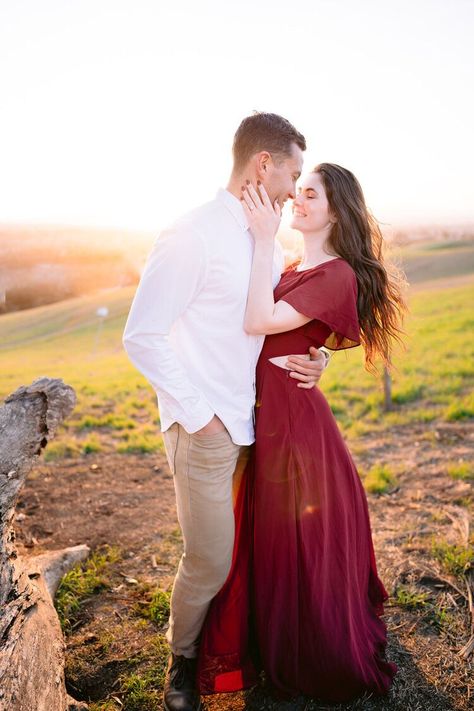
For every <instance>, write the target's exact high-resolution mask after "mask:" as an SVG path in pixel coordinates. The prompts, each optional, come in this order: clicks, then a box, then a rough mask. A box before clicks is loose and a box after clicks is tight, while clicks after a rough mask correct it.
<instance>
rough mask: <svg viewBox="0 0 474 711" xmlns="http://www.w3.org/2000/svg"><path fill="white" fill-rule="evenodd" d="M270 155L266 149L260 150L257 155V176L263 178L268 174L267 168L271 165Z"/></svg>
mask: <svg viewBox="0 0 474 711" xmlns="http://www.w3.org/2000/svg"><path fill="white" fill-rule="evenodd" d="M271 162H272V157H271V155H270V153H268V151H261V152H260V153H258V155H257V166H256V167H257V173H258V175H259V178H265V177H266V176H267V175H268V169H269V167H270V165H271Z"/></svg>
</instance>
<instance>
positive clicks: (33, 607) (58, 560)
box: [0, 378, 89, 711]
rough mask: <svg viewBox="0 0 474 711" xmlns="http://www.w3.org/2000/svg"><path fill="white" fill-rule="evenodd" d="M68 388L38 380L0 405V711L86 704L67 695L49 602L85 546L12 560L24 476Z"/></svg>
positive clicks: (52, 710) (62, 413)
mask: <svg viewBox="0 0 474 711" xmlns="http://www.w3.org/2000/svg"><path fill="white" fill-rule="evenodd" d="M75 402H76V396H75V393H74V390H73V389H72V388H71V387H70V386H69V385H66V384H65V383H64V382H63V381H62V380H58V379H50V378H39V379H37V380H35V381H34V382H33V383H32V384H31V385H29V386H22V387H21V388H19V389H18V390H16V391H15V392H14V393H13V394H12V395H10V396H9V397H7V399H6V400H5V402H4V404H3V405H2V406H1V407H0V710H1V711H67V710H69V711H72V709H77V710H79V709H84V708H87V705H85V704H82V703H81V702H77V701H75V700H74V699H72V698H71V697H69V696H68V694H67V692H66V687H65V683H64V639H63V635H62V631H61V626H60V623H59V619H58V616H57V614H56V610H55V609H54V604H53V598H54V594H55V592H56V589H57V586H58V585H59V581H60V580H61V578H62V576H63V575H64V573H65V572H67V571H68V570H69V569H70V568H71V567H72V566H73V565H74V564H75V563H76V562H78V561H82V560H84V559H85V558H87V556H88V554H89V549H88V547H87V546H75V547H73V548H66V549H64V550H61V551H53V552H47V553H43V554H42V555H39V556H35V557H26V558H22V557H20V556H18V553H17V550H16V546H15V535H14V530H13V526H12V524H13V520H14V515H15V507H16V503H17V500H18V495H19V492H20V490H21V487H22V486H23V484H24V482H25V479H26V476H27V474H28V472H29V471H30V470H31V468H32V467H33V466H34V464H35V462H36V461H37V459H38V457H39V455H40V453H41V451H42V450H43V449H44V448H45V447H46V446H47V444H48V442H49V440H51V439H52V438H53V437H54V435H55V433H56V431H57V428H58V426H59V425H60V424H61V422H62V421H63V420H64V419H65V418H66V417H67V416H68V415H69V414H70V413H71V412H72V410H73V408H74V405H75Z"/></svg>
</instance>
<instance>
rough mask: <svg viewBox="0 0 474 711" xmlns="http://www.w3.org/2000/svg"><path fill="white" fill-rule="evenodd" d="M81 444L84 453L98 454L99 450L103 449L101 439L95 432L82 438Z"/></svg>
mask: <svg viewBox="0 0 474 711" xmlns="http://www.w3.org/2000/svg"><path fill="white" fill-rule="evenodd" d="M81 445H82V453H83V454H97V452H101V451H102V445H101V443H100V440H99V438H98V437H97V435H95V434H92V435H90V436H89V437H87V439H84V440H82V442H81Z"/></svg>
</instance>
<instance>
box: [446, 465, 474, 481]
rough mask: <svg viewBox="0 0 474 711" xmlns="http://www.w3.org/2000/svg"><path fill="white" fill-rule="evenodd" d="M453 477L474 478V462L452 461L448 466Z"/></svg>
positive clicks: (448, 470) (447, 468) (449, 473)
mask: <svg viewBox="0 0 474 711" xmlns="http://www.w3.org/2000/svg"><path fill="white" fill-rule="evenodd" d="M446 471H447V472H448V475H449V476H450V477H451V478H452V479H474V464H473V463H472V462H452V463H449V464H448V465H447V467H446Z"/></svg>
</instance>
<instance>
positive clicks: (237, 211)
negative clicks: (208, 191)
mask: <svg viewBox="0 0 474 711" xmlns="http://www.w3.org/2000/svg"><path fill="white" fill-rule="evenodd" d="M216 199H217V200H219V201H220V202H223V203H224V205H225V206H226V208H227V209H228V210H229V212H231V213H232V215H233V216H234V217H235V219H236V220H237V222H238V223H239V225H240V227H241V228H242V229H243V230H248V228H249V223H248V220H247V215H246V214H245V212H244V208H243V207H242V204H241V202H240V200H239V199H238V198H236V197H235V195H232V193H230V192H229V191H228V190H224V188H219V190H218V191H217V195H216Z"/></svg>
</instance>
